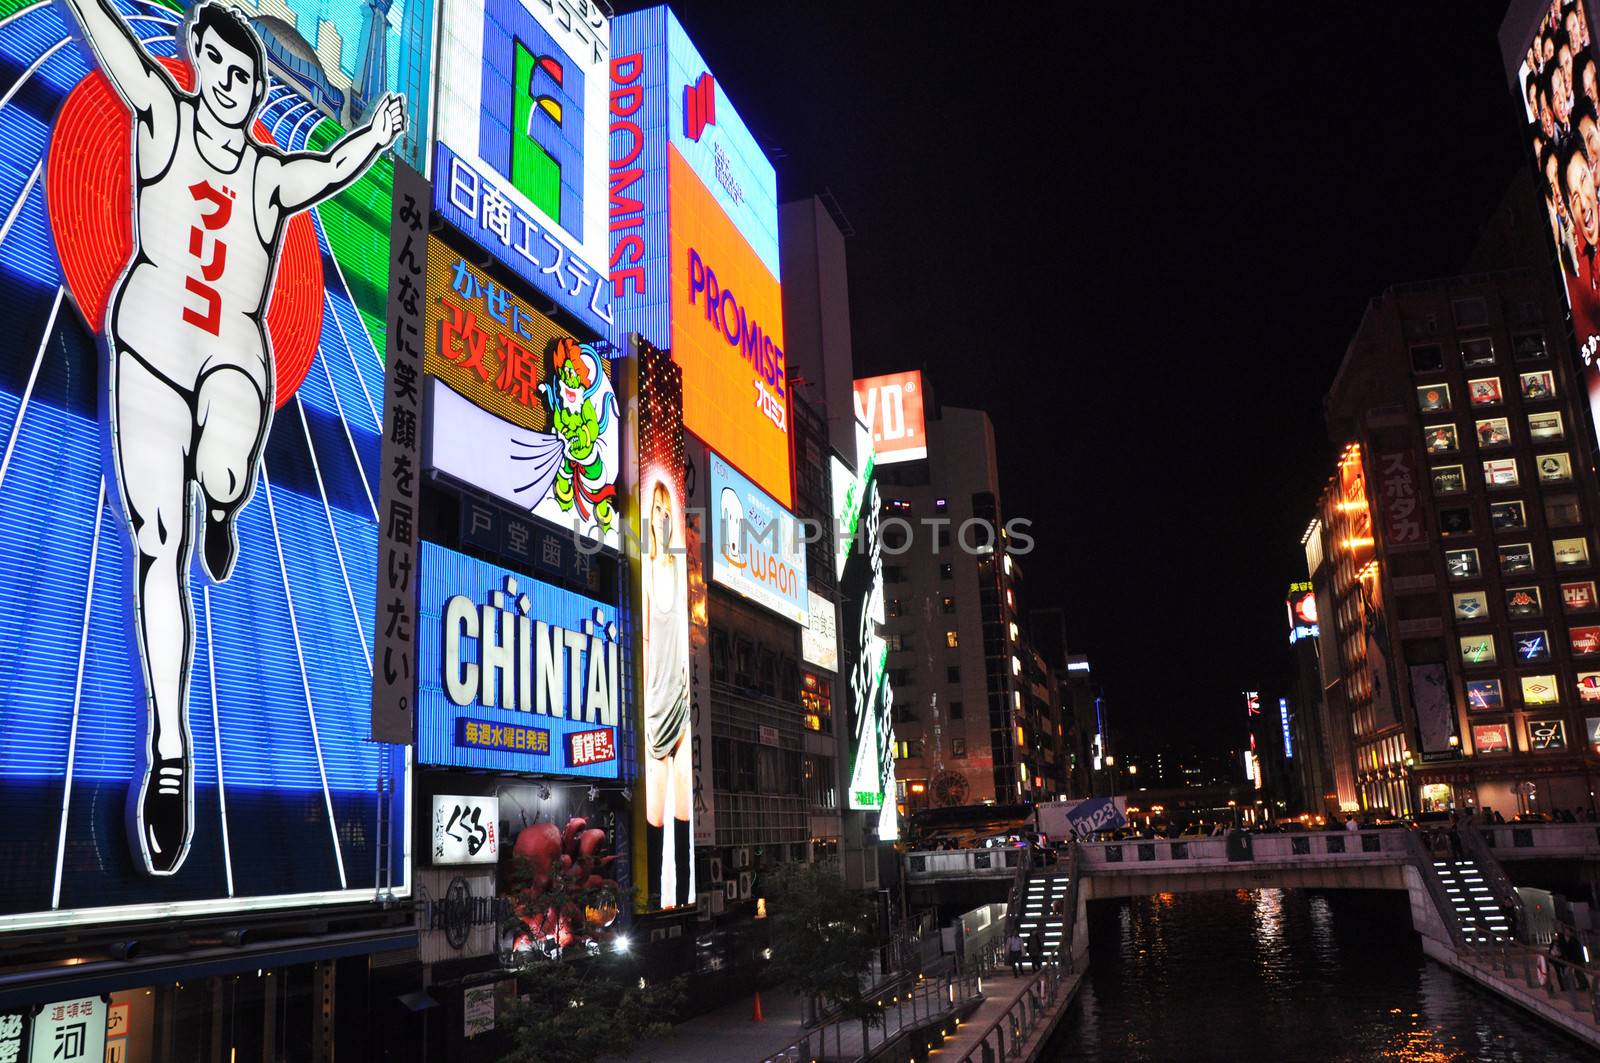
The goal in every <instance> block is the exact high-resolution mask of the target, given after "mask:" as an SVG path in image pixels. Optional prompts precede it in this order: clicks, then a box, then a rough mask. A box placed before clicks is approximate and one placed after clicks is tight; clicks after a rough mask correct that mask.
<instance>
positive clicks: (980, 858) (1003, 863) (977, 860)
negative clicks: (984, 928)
mask: <svg viewBox="0 0 1600 1063" xmlns="http://www.w3.org/2000/svg"><path fill="white" fill-rule="evenodd" d="M1027 858H1028V850H1027V849H1026V848H1025V847H1024V846H1020V845H1018V846H1007V847H1006V848H995V849H925V850H913V851H911V852H909V853H907V854H906V857H905V868H906V878H907V879H908V880H909V881H912V882H916V881H919V880H920V881H928V880H931V879H939V878H969V877H976V878H1010V877H1012V876H1014V875H1015V874H1016V873H1017V869H1018V868H1019V867H1021V866H1022V865H1023V863H1024V862H1025V861H1026V860H1027Z"/></svg>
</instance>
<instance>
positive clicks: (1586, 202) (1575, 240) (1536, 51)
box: [1500, 0, 1600, 423]
mask: <svg viewBox="0 0 1600 1063" xmlns="http://www.w3.org/2000/svg"><path fill="white" fill-rule="evenodd" d="M1594 27H1595V21H1594V11H1593V7H1592V4H1591V3H1590V2H1589V0H1536V2H1529V0H1521V2H1518V3H1513V4H1512V5H1511V8H1510V10H1509V11H1508V12H1507V14H1506V18H1505V22H1504V23H1503V24H1502V25H1501V28H1500V47H1501V54H1502V56H1503V58H1504V61H1505V68H1506V74H1507V75H1508V77H1509V78H1510V80H1511V83H1512V89H1513V91H1514V92H1515V93H1516V94H1517V97H1518V100H1519V102H1520V107H1521V112H1522V115H1523V118H1524V120H1525V123H1526V124H1525V125H1524V127H1523V130H1524V132H1523V142H1524V144H1525V145H1526V148H1527V150H1528V152H1529V153H1530V158H1531V159H1532V161H1533V164H1534V167H1535V170H1536V172H1537V180H1536V187H1537V190H1538V192H1539V195H1540V198H1541V200H1542V204H1543V210H1542V212H1541V216H1540V219H1539V222H1540V224H1541V225H1542V227H1543V228H1544V230H1545V232H1546V233H1547V234H1548V236H1549V244H1548V246H1549V247H1550V248H1551V249H1553V251H1554V253H1555V260H1556V266H1557V269H1558V270H1559V272H1560V275H1561V281H1562V288H1563V290H1564V292H1565V294H1566V297H1567V306H1568V308H1569V310H1570V311H1571V315H1572V318H1571V320H1572V330H1573V335H1574V338H1575V339H1576V341H1577V344H1578V353H1579V356H1580V357H1581V359H1582V361H1583V365H1584V367H1585V369H1584V376H1585V378H1586V383H1587V387H1588V392H1589V405H1590V408H1591V410H1600V272H1597V271H1600V196H1597V191H1596V190H1597V186H1600V49H1597V48H1596V41H1595V34H1594ZM1536 353H1538V354H1543V353H1544V348H1540V349H1539V350H1538V351H1537V352H1536ZM1596 421H1597V423H1600V418H1597V419H1596Z"/></svg>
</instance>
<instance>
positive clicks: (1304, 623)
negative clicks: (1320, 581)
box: [1284, 580, 1322, 645]
mask: <svg viewBox="0 0 1600 1063" xmlns="http://www.w3.org/2000/svg"><path fill="white" fill-rule="evenodd" d="M1284 607H1285V608H1286V609H1287V610H1288V613H1289V642H1290V644H1291V645H1293V644H1294V643H1296V642H1299V641H1300V640H1301V639H1307V638H1311V639H1314V638H1318V637H1319V636H1320V635H1321V634H1322V628H1321V627H1320V625H1319V624H1318V623H1317V595H1316V588H1315V587H1314V586H1313V585H1312V584H1311V583H1310V582H1309V581H1304V580H1303V581H1301V582H1299V583H1291V584H1289V593H1288V595H1287V596H1286V598H1285V599H1284Z"/></svg>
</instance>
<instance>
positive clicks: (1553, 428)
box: [1528, 410, 1567, 443]
mask: <svg viewBox="0 0 1600 1063" xmlns="http://www.w3.org/2000/svg"><path fill="white" fill-rule="evenodd" d="M1528 435H1529V436H1531V437H1532V439H1533V441H1534V442H1535V443H1551V442H1554V441H1555V440H1558V439H1565V438H1567V430H1566V426H1565V425H1563V424H1562V423H1561V411H1560V410H1551V411H1549V412H1548V413H1530V414H1528Z"/></svg>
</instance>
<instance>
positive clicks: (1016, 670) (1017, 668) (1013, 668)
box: [1011, 657, 1022, 675]
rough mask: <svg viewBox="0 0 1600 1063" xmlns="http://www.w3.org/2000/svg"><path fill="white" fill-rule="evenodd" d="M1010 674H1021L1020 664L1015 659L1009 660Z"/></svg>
mask: <svg viewBox="0 0 1600 1063" xmlns="http://www.w3.org/2000/svg"><path fill="white" fill-rule="evenodd" d="M1011 674H1012V675H1021V674H1022V662H1021V661H1020V660H1018V659H1017V658H1015V657H1013V658H1011Z"/></svg>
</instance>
